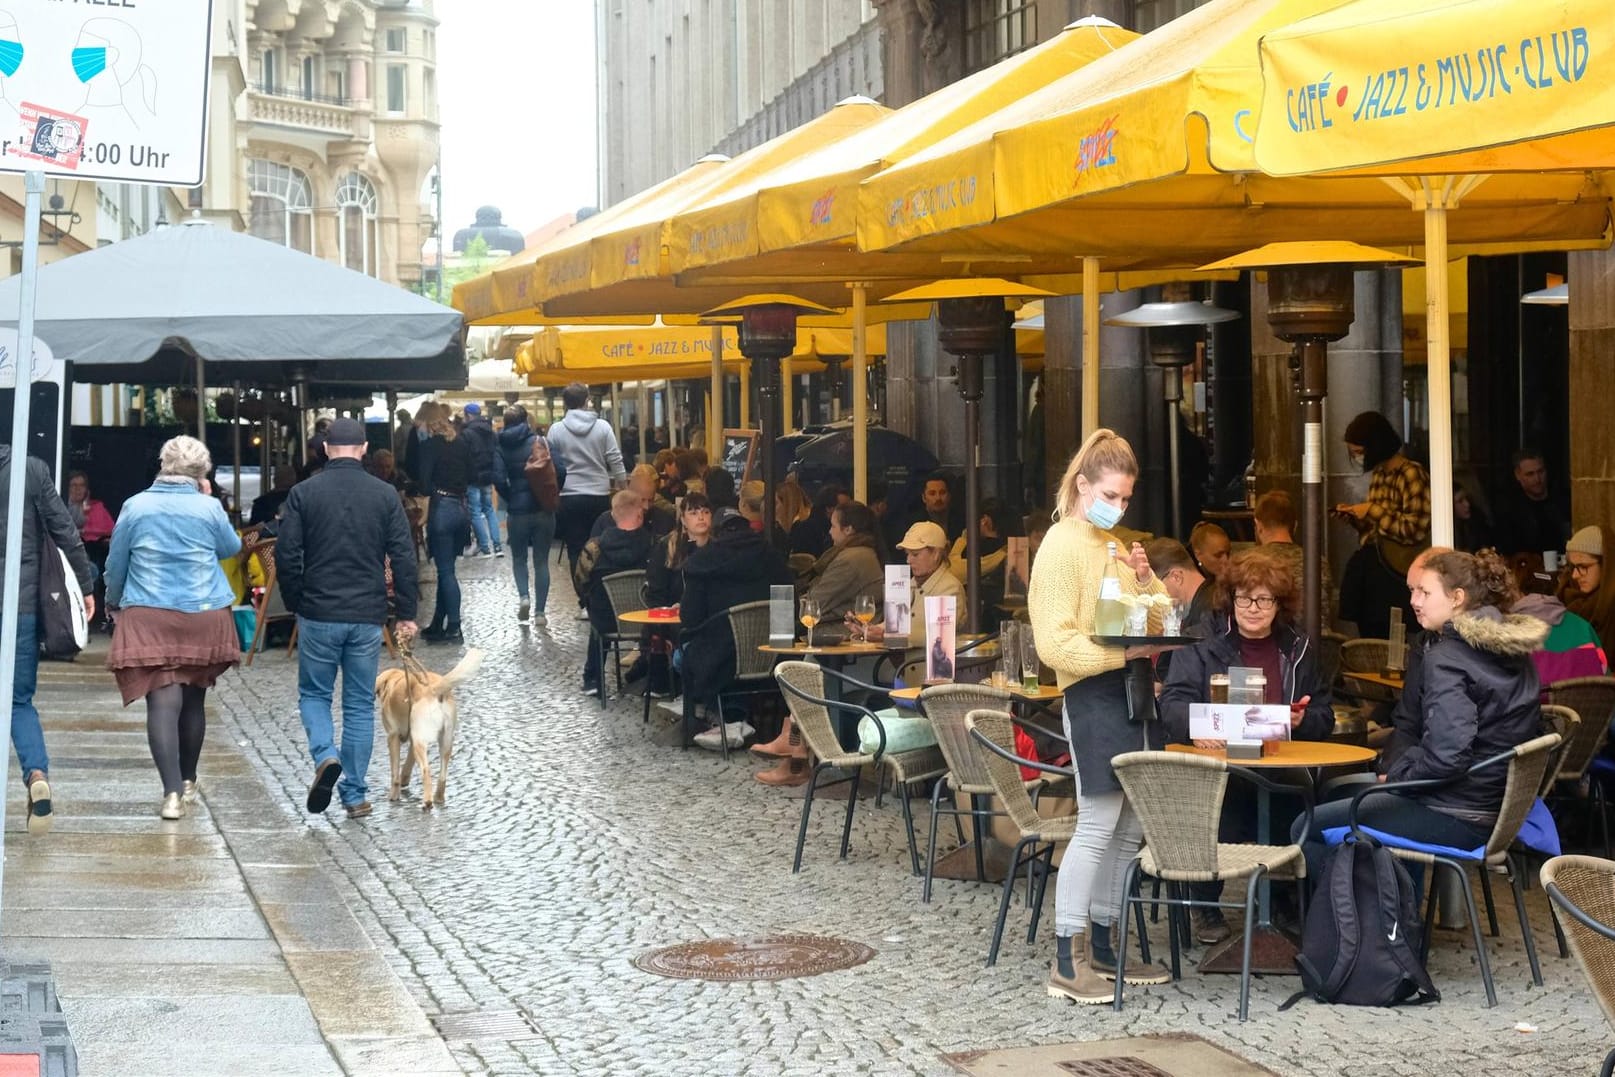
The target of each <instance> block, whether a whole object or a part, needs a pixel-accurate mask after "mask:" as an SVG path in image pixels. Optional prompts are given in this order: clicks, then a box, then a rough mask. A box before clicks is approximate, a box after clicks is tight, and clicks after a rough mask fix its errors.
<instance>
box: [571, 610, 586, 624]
mask: <svg viewBox="0 0 1615 1077" xmlns="http://www.w3.org/2000/svg"><path fill="white" fill-rule="evenodd" d="M572 619H573V620H574V621H587V620H588V619H589V611H588V610H579V611H578V613H577V616H576V617H574V618H572Z"/></svg>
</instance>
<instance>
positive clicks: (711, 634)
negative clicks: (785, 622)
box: [679, 509, 792, 704]
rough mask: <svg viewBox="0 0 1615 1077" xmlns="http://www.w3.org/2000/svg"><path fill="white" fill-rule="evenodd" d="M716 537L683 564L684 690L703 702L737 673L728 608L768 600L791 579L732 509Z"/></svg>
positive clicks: (774, 552)
mask: <svg viewBox="0 0 1615 1077" xmlns="http://www.w3.org/2000/svg"><path fill="white" fill-rule="evenodd" d="M712 532H713V533H712V541H711V542H709V543H707V544H706V545H705V546H701V547H698V548H697V549H695V550H693V551H691V553H690V557H689V560H687V561H685V562H684V595H683V598H682V600H681V601H680V603H679V620H680V622H681V623H682V626H683V627H682V629H681V630H680V634H679V645H680V646H681V647H682V648H683V650H684V656H683V674H684V691H685V694H686V695H687V696H689V697H690V698H691V699H694V700H699V701H700V702H702V703H703V704H705V703H709V702H711V701H713V700H715V699H716V698H717V694H718V690H719V689H720V688H722V687H723V686H724V685H726V684H728V683H729V682H730V681H731V680H733V679H734V676H735V640H734V635H733V634H732V633H731V632H730V630H729V619H728V618H727V617H721V616H719V614H722V613H723V612H724V611H726V610H728V609H730V608H732V607H734V606H740V605H744V604H745V603H747V602H765V601H767V600H768V597H769V588H770V587H771V586H773V585H774V584H776V583H779V584H784V583H790V582H792V578H791V570H790V569H789V568H788V567H787V566H786V564H785V556H784V554H782V553H780V551H779V550H778V549H776V548H775V547H773V546H772V545H770V544H769V543H768V542H766V541H764V538H763V534H762V532H760V531H753V530H752V527H751V523H750V521H748V520H747V519H746V517H744V516H742V515H741V514H740V513H738V512H736V511H735V510H734V509H723V510H720V511H719V512H718V514H717V518H716V520H714V522H713V525H712Z"/></svg>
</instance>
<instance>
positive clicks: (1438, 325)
mask: <svg viewBox="0 0 1615 1077" xmlns="http://www.w3.org/2000/svg"><path fill="white" fill-rule="evenodd" d="M1424 295H1425V299H1424V305H1425V306H1424V309H1425V325H1426V329H1425V333H1426V340H1427V341H1428V357H1427V359H1426V362H1427V363H1428V364H1429V365H1428V368H1427V374H1428V377H1429V380H1430V542H1431V544H1432V545H1435V546H1451V545H1452V363H1451V354H1450V351H1449V345H1448V340H1449V336H1448V332H1447V207H1446V205H1445V204H1444V203H1436V202H1433V201H1432V203H1431V204H1427V205H1426V206H1425V208H1424Z"/></svg>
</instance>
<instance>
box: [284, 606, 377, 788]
mask: <svg viewBox="0 0 1615 1077" xmlns="http://www.w3.org/2000/svg"><path fill="white" fill-rule="evenodd" d="M297 639H298V649H297V710H298V713H299V714H300V715H301V716H302V719H303V731H304V732H305V733H307V734H308V752H309V755H311V756H313V757H314V763H315V765H316V766H318V765H319V764H321V763H323V762H325V761H326V760H327V759H331V758H337V759H340V760H341V762H342V779H341V781H339V782H338V783H337V787H336V791H337V796H338V797H340V798H341V800H342V803H343V804H348V805H351V804H357V803H359V802H360V801H362V800H364V798H365V792H366V791H367V789H368V788H369V787H368V786H367V785H366V784H365V774H366V773H367V772H368V771H369V770H370V750H371V748H372V747H373V746H374V745H375V740H376V666H377V665H378V664H379V662H380V659H381V626H380V625H372V624H341V623H338V622H335V621H310V620H309V619H308V618H306V617H299V618H298V619H297ZM339 669H340V670H341V671H342V751H341V752H340V754H339V753H338V752H337V750H336V749H335V748H334V747H333V746H332V740H333V739H334V732H333V729H332V718H331V698H332V696H333V695H334V693H335V690H336V674H337V670H339Z"/></svg>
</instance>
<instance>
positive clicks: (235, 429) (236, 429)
mask: <svg viewBox="0 0 1615 1077" xmlns="http://www.w3.org/2000/svg"><path fill="white" fill-rule="evenodd" d="M230 441H231V443H232V445H233V446H234V448H235V456H236V470H235V483H234V486H235V490H234V491H233V492H232V493H231V495H230V504H232V505H234V506H235V507H236V522H238V523H239V522H240V521H241V520H243V519H245V517H244V516H243V515H242V513H241V382H239V381H237V382H236V416H235V419H234V420H233V421H232V422H231V423H230ZM265 481H267V480H266V476H265V475H264V473H263V472H262V471H260V472H258V490H259V492H260V493H267V492H268V490H267V489H266V488H265V486H264V482H265Z"/></svg>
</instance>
